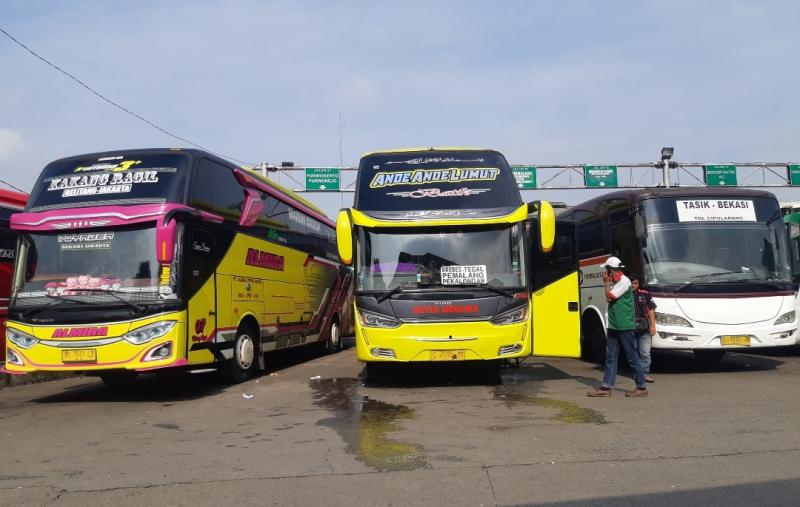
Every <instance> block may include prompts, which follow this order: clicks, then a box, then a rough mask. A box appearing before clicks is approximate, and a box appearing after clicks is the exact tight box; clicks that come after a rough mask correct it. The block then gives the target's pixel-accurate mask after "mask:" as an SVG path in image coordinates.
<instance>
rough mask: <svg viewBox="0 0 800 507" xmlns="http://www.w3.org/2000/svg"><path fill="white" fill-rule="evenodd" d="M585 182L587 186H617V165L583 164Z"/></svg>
mask: <svg viewBox="0 0 800 507" xmlns="http://www.w3.org/2000/svg"><path fill="white" fill-rule="evenodd" d="M583 183H584V185H585V186H586V188H616V187H617V166H615V165H585V166H583Z"/></svg>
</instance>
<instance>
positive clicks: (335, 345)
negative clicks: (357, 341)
mask: <svg viewBox="0 0 800 507" xmlns="http://www.w3.org/2000/svg"><path fill="white" fill-rule="evenodd" d="M343 343H344V340H342V328H341V327H340V326H339V319H338V318H337V317H335V316H334V317H333V318H331V323H330V325H329V326H328V339H327V340H325V349H326V350H327V351H328V353H329V354H335V353H337V352H339V351H340V350H342V349H343V348H344V345H343Z"/></svg>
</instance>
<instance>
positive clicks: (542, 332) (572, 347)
mask: <svg viewBox="0 0 800 507" xmlns="http://www.w3.org/2000/svg"><path fill="white" fill-rule="evenodd" d="M530 231H531V239H532V241H531V249H530V251H531V262H530V266H531V270H530V273H529V276H530V284H531V298H532V309H533V310H532V320H531V321H532V328H533V329H532V331H533V333H532V337H533V354H534V355H536V356H550V357H580V355H581V343H580V331H581V330H580V315H581V312H580V283H579V279H578V276H579V274H578V273H579V271H578V259H577V254H576V251H575V226H574V224H572V223H570V222H557V224H556V238H555V245H554V246H553V249H552V250H551V251H550V252H549V253H543V252H542V251H541V249H540V248H539V234H538V231H539V228H538V226H537V224H536V221H535V219H534V220H532V224H531V227H530Z"/></svg>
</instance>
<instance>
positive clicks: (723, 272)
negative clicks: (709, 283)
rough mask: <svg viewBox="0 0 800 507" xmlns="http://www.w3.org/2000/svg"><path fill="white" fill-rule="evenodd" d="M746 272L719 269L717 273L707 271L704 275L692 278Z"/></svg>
mask: <svg viewBox="0 0 800 507" xmlns="http://www.w3.org/2000/svg"><path fill="white" fill-rule="evenodd" d="M742 273H745V271H719V272H717V273H706V274H704V275H696V276H693V277H692V278H708V277H709V276H720V275H738V274H742Z"/></svg>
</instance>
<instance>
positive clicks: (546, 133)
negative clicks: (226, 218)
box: [0, 0, 800, 214]
mask: <svg viewBox="0 0 800 507" xmlns="http://www.w3.org/2000/svg"><path fill="white" fill-rule="evenodd" d="M798 26H800V3H798V2H795V1H759V2H756V1H737V0H729V1H707V2H696V1H681V0H676V1H669V2H667V1H661V2H649V1H632V0H631V1H610V0H609V1H603V2H600V1H592V2H590V1H563V0H562V1H556V0H554V1H536V0H531V1H492V2H490V1H480V2H479V1H457V2H455V1H454V2H451V1H438V2H414V1H406V2H382V1H358V2H329V1H319V2H266V1H246V0H226V1H224V2H213V1H199V0H196V1H191V2H188V1H186V2H180V1H169V2H166V1H165V2H146V1H142V0H138V1H114V2H107V1H79V0H74V1H70V2H61V1H25V0H3V1H2V2H0V27H2V28H4V29H5V30H7V31H8V32H9V33H11V34H12V35H14V36H15V37H16V38H18V39H19V40H21V41H22V42H24V43H25V44H26V45H28V46H29V47H31V48H32V49H34V50H35V51H37V52H39V53H40V54H41V55H42V56H44V57H45V58H47V59H49V60H51V61H53V62H54V63H56V64H57V65H59V66H61V67H62V68H64V69H65V70H67V71H68V72H70V73H72V74H74V75H75V76H77V77H78V78H80V79H81V80H82V81H84V82H85V83H87V84H88V85H90V86H91V87H93V88H95V89H96V90H98V91H99V92H101V93H102V94H104V95H106V96H108V97H109V98H111V99H112V100H114V101H116V102H118V103H120V104H122V105H123V106H125V107H126V108H128V109H130V110H132V111H135V112H136V113H138V114H140V115H142V116H144V117H145V118H147V119H149V120H150V121H152V122H154V123H156V124H158V125H160V126H161V127H163V128H165V129H166V130H169V131H171V132H174V133H176V134H177V135H179V136H181V137H184V138H187V139H189V140H191V141H193V142H194V143H197V144H199V145H202V146H204V147H206V148H208V149H210V150H212V151H214V152H217V153H221V154H224V155H226V156H228V157H232V158H234V159H238V160H240V161H245V162H261V161H267V162H272V163H279V162H281V161H294V162H295V163H296V164H298V165H301V166H336V165H339V156H340V152H339V133H340V127H339V125H340V115H342V116H343V117H344V127H343V128H341V132H342V160H343V162H344V165H345V166H352V165H356V164H357V163H358V159H359V157H360V156H361V155H362V154H363V153H365V152H368V151H374V150H377V149H385V148H397V147H408V146H481V147H491V148H495V149H498V150H499V151H501V152H502V153H504V154H505V155H506V157H507V158H508V160H509V161H510V162H511V163H512V164H513V163H516V164H546V163H550V164H557V163H593V164H614V163H630V162H643V161H652V160H655V159H657V158H658V155H659V151H660V148H661V147H662V146H674V147H675V160H679V161H681V160H683V161H690V160H691V161H703V162H723V161H740V162H741V161H764V160H769V161H784V160H785V161H798V160H800V142H798V141H799V139H798V137H799V136H798V134H800V92H799V91H798V90H800V88H799V87H798V83H800V65H797V61H798V55H800V37H798V32H797V27H798ZM0 69H2V70H0V76H2V79H0V178H2V179H4V180H6V181H8V182H10V183H12V184H13V185H16V186H18V187H20V188H22V189H24V190H30V188H31V187H32V185H33V183H34V181H35V178H36V176H37V175H38V173H39V171H40V170H41V169H42V167H44V165H45V164H46V163H47V162H49V161H51V160H54V159H56V158H59V157H63V156H68V155H75V154H80V153H87V152H94V151H102V150H112V149H122V148H143V147H166V146H170V147H171V146H187V145H186V144H185V143H183V142H180V141H177V140H175V139H173V138H171V137H169V136H167V135H165V134H163V133H161V132H159V131H157V130H155V129H154V128H152V127H150V126H148V125H146V124H144V123H143V122H141V121H139V120H136V119H134V118H132V117H130V116H129V115H127V114H125V113H123V112H121V111H119V110H118V109H115V108H113V107H111V106H110V105H109V104H108V103H106V102H104V101H102V100H100V99H99V98H98V97H96V96H95V95H92V94H91V93H89V92H88V91H87V90H86V89H84V88H82V87H80V86H79V85H77V84H76V83H74V82H73V81H71V80H69V79H68V78H67V77H65V76H63V75H62V74H60V73H58V72H57V71H55V70H54V69H52V68H50V67H48V66H47V65H45V64H44V63H42V62H41V61H40V60H37V59H36V58H34V57H33V56H31V55H30V54H29V53H27V52H25V51H24V50H23V49H22V48H20V47H19V46H17V45H16V44H14V43H12V42H11V41H10V40H8V39H7V38H5V37H3V36H1V35H0ZM540 194H541V195H540ZM795 194H796V195H795ZM589 195H590V194H589V193H588V192H587V191H541V192H526V195H525V196H524V197H526V200H531V199H534V198H540V197H541V198H549V199H552V200H562V201H567V202H570V203H576V202H579V201H581V200H583V199H585V198H588V197H589ZM349 197H350V196H347V197H345V198H340V197H338V196H331V195H324V196H323V195H319V194H315V195H312V196H311V198H312V199H313V200H315V201H316V202H318V203H319V204H320V205H321V207H323V209H324V210H325V211H326V212H328V213H329V214H332V213H333V212H335V210H336V209H338V208H339V206H340V204H342V203H344V204H345V205H347V204H349V203H348V202H347V199H348V198H349ZM779 197H780V198H782V199H790V200H800V192H798V191H797V190H796V189H791V190H783V191H782V192H781V193H780V194H779Z"/></svg>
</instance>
